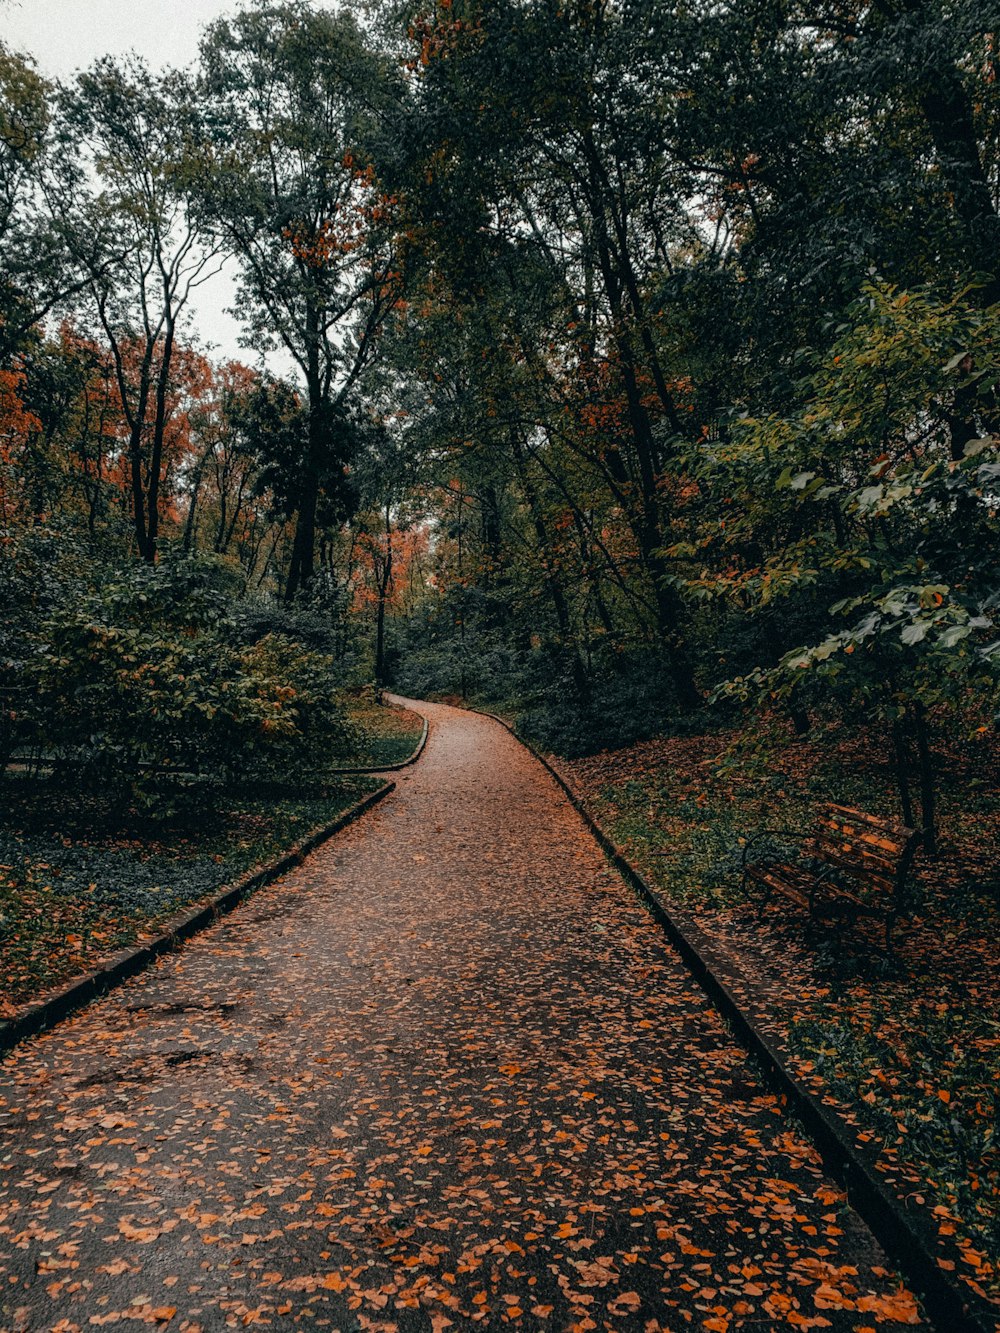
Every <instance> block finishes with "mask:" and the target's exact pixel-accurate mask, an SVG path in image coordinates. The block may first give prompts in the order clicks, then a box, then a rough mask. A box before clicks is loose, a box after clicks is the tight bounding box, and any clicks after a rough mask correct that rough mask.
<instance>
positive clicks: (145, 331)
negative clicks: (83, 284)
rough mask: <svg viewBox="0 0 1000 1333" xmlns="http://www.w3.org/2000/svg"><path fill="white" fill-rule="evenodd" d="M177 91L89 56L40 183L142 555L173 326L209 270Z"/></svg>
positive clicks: (158, 459) (156, 498)
mask: <svg viewBox="0 0 1000 1333" xmlns="http://www.w3.org/2000/svg"><path fill="white" fill-rule="evenodd" d="M188 99H189V89H188V87H187V84H186V83H185V81H184V80H183V78H181V76H179V75H166V76H165V77H164V78H163V79H161V80H158V79H156V78H154V77H153V76H152V75H151V74H150V72H149V71H148V69H147V68H146V67H145V66H144V65H143V64H141V63H140V62H139V61H138V60H134V59H133V60H130V61H127V62H124V63H117V62H115V61H114V60H112V59H110V58H105V59H104V60H101V61H99V62H98V63H97V64H96V65H95V66H94V67H93V68H92V69H91V70H89V71H87V72H85V73H83V74H81V75H79V76H78V78H77V80H76V83H75V85H73V86H72V87H70V88H66V89H64V90H63V92H62V94H61V98H60V117H59V136H60V145H61V150H62V152H61V160H60V164H59V165H58V166H57V167H56V166H54V167H53V170H52V179H51V184H50V187H49V189H50V197H51V201H52V205H53V207H54V208H55V209H57V210H58V211H59V213H60V215H61V216H62V217H63V218H64V220H65V225H64V227H63V236H64V240H65V243H66V245H67V247H68V248H69V250H70V252H71V253H72V254H73V255H74V257H75V260H76V262H77V263H78V264H79V265H80V267H81V268H82V269H83V270H84V271H85V273H86V276H87V289H86V295H87V297H88V301H89V310H90V314H91V317H92V318H93V319H94V320H95V322H96V325H97V327H98V328H99V329H100V331H101V333H102V335H103V337H104V338H105V339H106V341H107V344H108V347H109V348H110V351H111V356H112V361H113V366H114V376H115V383H116V387H117V390H118V396H119V400H120V404H121V410H122V412H123V414H124V417H125V420H126V422H127V426H128V461H129V474H130V493H131V505H132V522H133V527H134V533H135V542H136V548H137V550H138V553H139V555H140V556H141V558H142V559H143V560H145V561H147V562H148V563H152V562H153V561H155V559H156V554H157V541H158V537H159V529H160V518H161V494H160V492H161V485H162V481H163V468H164V463H165V458H164V449H165V440H166V435H167V428H168V416H169V402H170V394H171V389H172V376H173V373H174V369H175V351H176V344H177V332H178V327H179V324H180V322H181V320H182V318H183V316H184V313H185V310H186V308H187V306H188V304H189V302H190V299H191V296H192V293H193V292H194V291H195V290H196V289H197V288H198V287H199V286H200V285H201V284H202V283H203V282H205V281H206V280H207V279H208V278H209V277H210V276H211V275H212V274H213V273H214V272H216V271H217V270H218V256H217V252H216V250H215V249H214V247H213V246H212V244H211V242H210V239H209V233H208V231H207V228H206V226H205V224H204V221H203V219H202V217H201V216H200V214H199V212H198V211H197V208H196V207H195V205H194V204H193V202H192V200H191V198H190V197H189V195H188V194H187V192H186V191H185V190H184V188H183V186H182V180H183V177H184V174H185V167H184V152H185V148H184V142H183V137H182V135H181V133H180V129H181V126H182V124H183V122H184V118H185V114H186V110H187V107H188Z"/></svg>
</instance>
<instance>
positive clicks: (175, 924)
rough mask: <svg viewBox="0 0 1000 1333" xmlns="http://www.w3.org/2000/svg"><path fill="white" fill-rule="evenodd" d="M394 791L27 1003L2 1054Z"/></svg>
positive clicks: (5, 1034)
mask: <svg viewBox="0 0 1000 1333" xmlns="http://www.w3.org/2000/svg"><path fill="white" fill-rule="evenodd" d="M395 789H396V784H395V783H394V782H387V783H385V784H384V786H382V787H379V788H378V789H377V790H376V791H373V792H370V793H369V794H368V795H367V796H364V797H362V798H361V800H360V801H357V802H356V803H355V804H354V805H352V806H351V807H350V808H349V809H347V810H345V811H344V812H343V814H341V815H338V816H337V818H336V819H334V820H331V822H330V823H329V824H323V825H321V827H319V828H317V829H313V831H312V833H310V834H309V835H308V836H307V837H306V838H304V839H303V840H302V842H300V843H296V844H295V846H294V847H292V848H291V850H290V851H288V852H286V853H285V855H284V856H280V857H278V859H277V860H275V861H272V862H270V864H268V865H266V866H259V867H257V868H256V869H254V870H251V871H248V872H247V874H245V875H243V876H242V877H241V878H240V879H238V880H237V881H236V882H235V883H234V884H230V885H228V886H227V887H226V888H223V889H221V890H219V892H218V893H217V894H215V896H214V897H212V898H210V899H209V900H208V901H207V902H203V903H199V904H198V905H197V906H196V907H190V908H186V909H185V910H184V911H183V912H181V913H179V914H178V915H177V916H175V917H173V918H172V919H171V920H170V921H168V922H167V923H166V924H165V925H164V926H163V928H162V930H161V932H160V934H159V935H157V936H156V938H155V939H152V940H149V941H147V942H146V943H145V944H138V945H134V946H132V947H131V948H128V949H123V950H122V951H121V952H120V953H116V954H113V955H112V956H111V957H110V958H107V959H105V961H104V962H103V963H101V964H100V966H99V967H96V968H94V969H93V970H92V971H90V972H84V973H83V974H82V976H78V977H75V978H74V979H73V980H72V981H69V982H67V983H66V984H65V985H63V986H59V987H57V988H56V989H54V990H51V991H48V992H47V993H46V994H45V995H43V996H42V998H41V999H40V1000H36V1001H35V1002H34V1003H32V1004H30V1005H28V1006H27V1007H26V1008H25V1009H24V1011H23V1012H22V1013H20V1014H19V1015H18V1016H17V1018H14V1019H12V1020H11V1021H10V1022H8V1023H3V1024H0V1056H2V1055H4V1054H5V1053H6V1052H8V1051H10V1050H12V1049H13V1048H14V1047H15V1046H16V1045H17V1044H18V1043H19V1042H22V1041H24V1039H25V1038H26V1037H31V1036H34V1035H35V1033H38V1032H41V1031H42V1030H43V1029H45V1028H48V1027H51V1026H52V1025H53V1023H57V1022H59V1020H60V1019H62V1018H65V1017H66V1016H67V1015H68V1014H71V1013H73V1011H74V1010H76V1009H80V1008H82V1007H83V1006H84V1005H85V1004H89V1003H90V1001H91V1000H93V999H96V998H97V997H98V996H100V995H104V994H106V992H107V991H109V990H112V989H113V988H114V987H115V986H118V985H120V984H121V982H123V981H125V980H127V979H128V978H129V977H132V976H135V975H136V973H137V972H141V971H143V969H144V968H147V967H148V966H149V965H150V963H153V962H155V961H156V959H157V958H159V957H160V955H161V954H164V953H166V952H167V951H168V950H170V949H174V948H176V947H177V946H178V945H179V944H181V943H182V942H183V941H184V940H186V939H189V938H190V936H192V935H195V934H197V933H198V931H201V930H204V929H205V928H206V927H207V926H210V925H212V923H213V922H214V921H216V920H217V919H218V918H219V917H220V916H224V915H225V914H226V913H227V912H231V911H232V910H233V908H234V907H237V906H238V905H239V904H240V903H241V902H242V901H243V899H244V898H247V897H249V895H250V894H251V893H253V892H255V891H256V890H257V889H261V888H263V887H264V885H265V884H270V883H272V881H274V880H276V879H278V878H280V876H281V875H284V874H286V873H287V872H288V871H289V870H294V869H295V867H296V866H298V865H301V864H302V862H303V861H304V860H305V859H306V857H307V856H308V855H309V853H310V852H313V851H315V850H316V848H317V847H319V846H320V845H321V844H322V843H324V842H326V841H327V840H328V839H329V838H332V837H333V835H334V834H335V833H339V832H340V831H341V829H344V828H346V827H347V826H348V824H353V822H354V821H355V820H356V819H359V818H360V817H361V816H362V815H363V814H365V813H366V812H367V811H368V810H370V809H371V808H372V806H374V805H377V804H378V803H379V801H382V800H384V799H385V797H386V796H388V795H389V793H390V792H392V791H395Z"/></svg>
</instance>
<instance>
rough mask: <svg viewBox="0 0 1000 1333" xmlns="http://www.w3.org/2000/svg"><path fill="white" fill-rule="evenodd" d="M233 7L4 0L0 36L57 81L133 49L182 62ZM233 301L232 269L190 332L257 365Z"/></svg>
mask: <svg viewBox="0 0 1000 1333" xmlns="http://www.w3.org/2000/svg"><path fill="white" fill-rule="evenodd" d="M236 7H237V5H236V4H234V3H233V0H7V3H3V0H0V41H3V42H5V43H6V45H7V46H9V47H12V48H13V49H14V50H15V51H20V52H22V53H23V54H25V55H29V56H31V57H32V59H33V60H34V62H35V64H36V65H37V67H38V70H39V72H40V73H41V74H44V75H46V76H47V77H48V78H52V79H55V78H63V79H64V78H69V77H70V76H71V75H72V74H73V72H74V70H77V69H82V68H85V67H86V66H87V65H89V64H91V62H92V61H94V60H96V59H97V58H98V56H102V55H122V54H125V53H126V52H128V51H135V52H137V53H138V54H139V55H141V56H143V57H144V58H145V59H146V60H147V61H148V63H149V64H150V65H152V66H153V67H154V68H158V67H161V66H164V65H176V66H183V65H187V64H190V63H191V61H193V60H194V58H195V56H196V55H197V54H198V37H199V33H200V31H201V29H202V28H203V27H204V26H205V25H206V24H207V23H210V22H211V20H212V19H214V18H218V17H219V16H220V15H221V14H227V13H230V12H232V10H233V9H235V8H236ZM233 299H234V292H233V280H232V276H231V274H229V275H227V274H225V273H223V274H221V275H220V276H219V277H218V278H215V279H213V280H212V281H211V282H209V283H206V284H205V286H204V287H202V288H201V289H200V290H199V291H198V292H197V293H196V305H195V306H194V320H193V330H194V332H195V334H196V336H197V339H198V341H199V342H200V343H201V344H203V345H205V346H207V347H211V348H213V349H214V352H213V354H214V355H216V356H219V357H238V358H239V359H241V360H243V361H247V362H250V363H251V364H252V363H253V361H254V359H255V354H254V353H253V352H248V351H246V350H244V349H242V348H241V347H240V346H239V343H238V341H237V340H238V337H239V324H238V323H237V321H236V320H234V319H233V317H232V316H231V315H227V314H226V313H225V307H226V306H227V305H230V304H232V302H233ZM274 368H275V369H276V370H284V369H285V367H284V366H283V365H279V364H276V365H275V367H274Z"/></svg>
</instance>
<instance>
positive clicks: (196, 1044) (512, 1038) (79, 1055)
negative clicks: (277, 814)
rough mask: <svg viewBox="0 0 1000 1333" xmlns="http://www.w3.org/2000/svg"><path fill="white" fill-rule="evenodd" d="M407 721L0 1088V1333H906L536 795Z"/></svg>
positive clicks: (641, 935) (487, 728) (832, 1206)
mask: <svg viewBox="0 0 1000 1333" xmlns="http://www.w3.org/2000/svg"><path fill="white" fill-rule="evenodd" d="M421 710H422V711H425V712H426V714H427V715H428V716H429V718H430V720H431V736H430V740H429V743H428V747H427V750H426V752H425V755H424V757H423V758H422V759H421V760H420V762H419V763H418V764H417V765H416V766H415V767H414V768H412V769H409V770H406V771H404V772H403V773H401V774H399V775H398V779H399V789H398V791H397V792H396V793H395V794H394V795H393V796H392V797H390V798H389V800H388V801H386V802H385V803H383V804H382V805H380V806H379V807H378V808H377V810H376V811H375V812H374V813H372V814H369V815H368V816H366V817H365V818H364V819H363V820H362V821H361V822H360V823H359V824H357V825H355V826H353V827H352V828H350V829H349V830H348V831H347V832H345V833H343V834H341V835H339V836H338V837H337V838H336V839H335V840H334V841H332V842H331V843H328V844H327V845H326V846H325V847H324V848H323V849H321V850H320V851H318V852H316V853H315V854H314V855H313V856H311V857H310V858H309V859H308V861H307V862H306V863H305V865H303V866H302V867H301V868H300V869H298V870H296V871H295V872H293V873H292V874H290V875H288V876H286V878H285V879H283V880H282V881H280V882H278V883H276V884H275V885H272V886H271V887H269V888H268V889H265V890H263V891H262V892H260V893H258V894H257V895H256V896H255V897H253V898H252V899H251V900H250V901H248V902H246V903H245V904H243V905H242V906H241V907H240V908H239V909H237V911H236V912H234V913H233V914H232V915H231V916H228V917H227V918H225V919H224V920H223V921H221V922H220V923H218V924H217V925H216V926H214V927H213V928H212V929H211V930H209V931H206V932H205V933H204V934H202V935H200V936H198V937H197V938H196V939H195V940H193V941H191V942H190V943H189V944H188V945H186V946H185V947H184V949H183V950H181V951H180V952H179V953H177V954H175V955H172V956H170V957H168V958H165V959H163V960H161V961H160V962H159V963H158V964H157V965H156V966H155V967H154V968H152V969H151V970H149V971H148V972H146V973H144V974H143V975H142V976H141V977H138V978H135V979H134V980H132V981H131V982H129V983H127V984H126V985H124V986H122V987H120V988H119V989H118V990H116V991H114V992H113V993H112V994H111V995H109V996H108V997H106V998H104V999H103V1000H101V1001H99V1002H97V1003H94V1004H92V1005H91V1006H90V1007H89V1008H87V1009H86V1010H84V1011H83V1012H81V1013H80V1014H79V1015H77V1016H75V1017H73V1018H71V1019H69V1020H67V1021H66V1022H64V1023H62V1024H60V1025H59V1026H58V1027H57V1028H56V1029H55V1030H53V1031H52V1032H50V1033H48V1034H46V1035H44V1036H43V1037H41V1038H39V1039H36V1040H34V1041H32V1042H30V1043H27V1044H26V1045H24V1046H22V1047H21V1048H20V1049H19V1050H18V1051H17V1052H16V1053H15V1054H14V1055H13V1056H12V1057H10V1058H9V1059H8V1060H7V1061H5V1062H4V1063H3V1064H2V1065H0V1329H2V1330H5V1331H11V1333H13V1331H16V1333H23V1330H56V1329H57V1330H60V1333H64V1331H65V1333H71V1331H72V1330H89V1329H91V1328H99V1327H105V1326H108V1327H119V1328H122V1329H128V1328H137V1327H140V1326H143V1325H146V1326H150V1327H160V1328H168V1329H170V1330H186V1331H187V1333H193V1330H199V1329H200V1330H215V1329H223V1328H232V1327H235V1328H242V1327H249V1326H255V1325H263V1326H268V1327H271V1328H274V1329H279V1330H280V1329H292V1328H296V1329H297V1328H326V1329H336V1330H343V1331H344V1333H347V1331H350V1333H354V1331H355V1330H385V1331H386V1333H389V1331H391V1330H397V1329H398V1330H401V1333H409V1331H410V1330H413V1331H414V1333H416V1331H417V1330H420V1331H423V1330H428V1331H431V1330H435V1331H436V1330H443V1329H447V1328H449V1327H453V1328H457V1329H461V1328H465V1327H473V1326H477V1327H479V1328H482V1329H501V1328H507V1327H514V1328H520V1329H523V1330H535V1329H539V1330H540V1329H553V1330H557V1329H558V1330H580V1331H581V1333H586V1331H587V1330H591V1329H598V1330H612V1331H613V1333H632V1331H633V1330H635V1331H636V1333H662V1331H664V1330H670V1331H671V1333H673V1331H674V1330H682V1329H688V1328H691V1329H706V1330H708V1331H709V1333H730V1330H736V1329H740V1328H747V1329H754V1330H762V1329H764V1330H766V1329H784V1328H788V1329H793V1328H799V1329H808V1328H828V1327H829V1328H834V1329H843V1330H859V1329H873V1328H876V1327H883V1326H885V1327H889V1326H893V1325H896V1326H899V1324H901V1323H911V1322H914V1323H915V1322H918V1320H919V1316H918V1314H917V1313H916V1309H915V1306H914V1304H913V1301H912V1298H911V1297H910V1296H909V1295H908V1294H907V1293H906V1292H905V1291H901V1289H900V1284H899V1282H898V1280H897V1279H896V1278H895V1276H894V1275H893V1274H892V1273H891V1272H890V1271H888V1266H887V1265H886V1263H885V1260H884V1258H883V1257H882V1256H881V1255H880V1253H879V1251H878V1248H877V1246H876V1245H875V1242H874V1240H873V1239H872V1237H871V1236H870V1234H869V1233H868V1232H867V1231H866V1230H865V1228H864V1227H863V1225H862V1224H861V1223H860V1221H859V1220H858V1219H857V1217H856V1216H855V1215H854V1214H853V1213H852V1212H851V1211H850V1210H849V1209H848V1208H847V1207H846V1206H845V1205H844V1203H843V1199H842V1196H841V1195H840V1193H839V1191H838V1190H837V1189H836V1188H835V1187H834V1186H833V1185H832V1184H831V1183H830V1181H829V1180H828V1179H826V1178H825V1176H824V1174H823V1171H822V1169H821V1167H820V1165H819V1164H818V1161H817V1159H816V1157H815V1154H814V1153H813V1152H812V1150H811V1149H810V1147H809V1146H808V1145H807V1144H806V1143H805V1142H804V1141H803V1140H802V1138H801V1137H800V1136H799V1135H798V1133H797V1131H796V1130H795V1129H794V1128H793V1127H792V1126H791V1125H790V1124H789V1123H788V1121H787V1120H786V1119H785V1118H784V1116H783V1115H782V1113H781V1112H780V1110H779V1108H778V1107H777V1106H776V1104H775V1100H774V1098H773V1097H771V1096H770V1095H769V1094H768V1093H767V1092H766V1091H765V1090H764V1089H763V1088H762V1087H761V1086H760V1085H759V1084H758V1082H757V1081H756V1079H755V1077H754V1074H753V1071H752V1069H751V1068H750V1067H749V1066H748V1064H747V1062H746V1060H745V1058H744V1056H743V1054H742V1052H741V1051H740V1049H739V1048H738V1047H737V1046H736V1045H735V1044H734V1043H733V1041H732V1039H731V1038H730V1037H729V1035H728V1034H727V1033H726V1032H725V1030H724V1029H723V1027H722V1025H721V1023H720V1021H719V1019H718V1018H717V1016H716V1015H715V1013H714V1011H713V1010H712V1009H711V1008H710V1006H709V1005H708V1002H707V1000H706V998H705V996H704V995H703V994H702V992H701V991H700V990H699V989H698V988H697V987H696V986H695V984H694V983H693V982H692V981H691V979H690V977H689V976H688V974H687V972H686V971H685V969H684V967H683V966H682V964H681V963H680V961H679V960H678V958H677V957H676V955H675V954H674V953H673V952H672V950H671V949H670V947H669V945H668V944H667V943H666V941H665V940H664V938H663V936H662V935H661V933H660V932H659V930H658V929H657V928H656V926H655V925H654V924H653V922H652V921H651V920H650V918H649V917H648V915H647V914H646V912H645V911H644V910H643V908H642V907H641V906H640V905H639V904H638V903H637V902H636V901H635V899H634V898H633V897H632V895H631V893H630V892H629V890H628V889H627V888H626V887H625V886H624V885H623V884H622V882H621V880H620V879H619V878H618V877H617V875H615V874H614V873H613V872H612V871H611V870H610V869H609V867H608V866H607V864H606V863H605V861H604V859H603V857H602V856H601V854H600V852H599V851H598V849H597V848H596V846H595V844H594V843H593V841H592V839H591V838H590V836H589V834H587V832H586V831H585V830H584V828H583V825H582V824H581V822H580V821H579V819H578V817H577V816H576V814H575V813H574V812H573V810H572V809H571V807H570V806H569V805H568V803H567V802H566V801H565V799H564V798H563V796H562V795H561V793H560V792H559V791H558V789H557V788H556V786H555V784H554V783H553V782H552V781H551V779H550V778H549V777H548V775H547V774H546V773H545V772H544V771H543V770H542V769H541V768H540V767H539V766H538V765H537V764H536V763H535V761H534V760H533V759H532V758H531V757H530V756H529V755H528V754H527V753H526V751H524V750H523V749H522V748H521V747H520V746H518V744H517V743H516V742H515V741H514V740H513V739H512V738H511V737H510V736H508V735H507V733H506V732H504V731H503V730H502V728H500V727H499V726H498V725H497V724H496V723H493V722H491V721H489V720H487V719H484V718H481V717H477V716H474V715H470V714H467V713H463V712H459V711H458V710H455V709H451V708H446V707H443V706H431V705H426V706H424V705H421ZM925 1327H926V1325H925Z"/></svg>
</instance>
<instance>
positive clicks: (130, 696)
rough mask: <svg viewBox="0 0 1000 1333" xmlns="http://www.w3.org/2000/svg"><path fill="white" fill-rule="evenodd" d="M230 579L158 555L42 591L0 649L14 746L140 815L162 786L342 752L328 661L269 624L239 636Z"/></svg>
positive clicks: (272, 774)
mask: <svg viewBox="0 0 1000 1333" xmlns="http://www.w3.org/2000/svg"><path fill="white" fill-rule="evenodd" d="M232 577H233V576H232V573H231V571H230V570H228V568H227V567H226V566H224V565H223V564H221V563H220V562H218V561H212V560H208V559H192V558H187V559H183V558H181V559H172V560H165V561H164V562H162V563H161V564H160V565H158V566H154V567H148V566H141V565H132V566H125V567H120V568H117V569H115V568H112V569H110V570H109V569H106V568H103V569H101V570H100V571H99V577H98V578H97V579H96V581H95V582H94V584H93V586H91V587H78V588H76V589H75V590H74V594H75V595H73V596H70V597H56V598H54V599H53V601H52V603H51V604H50V605H49V606H48V607H47V609H46V614H45V615H44V616H43V617H42V618H41V619H40V620H39V621H38V623H37V624H36V625H35V626H34V628H33V629H31V630H30V631H29V632H28V633H27V634H26V639H25V652H24V655H23V656H22V657H21V658H20V659H14V658H12V657H8V658H7V659H6V665H7V676H8V691H9V693H10V695H11V696H12V697H13V698H14V699H15V701H16V714H17V725H16V734H15V738H16V743H17V745H18V746H19V747H24V748H27V750H28V751H30V752H32V753H33V754H35V755H36V756H37V757H38V758H39V760H40V761H43V762H45V763H47V764H51V765H52V766H53V768H54V772H55V776H56V777H57V779H59V780H61V781H64V782H72V783H73V784H75V785H77V786H81V787H83V788H86V789H91V790H98V789H103V790H114V791H119V792H121V793H122V794H123V795H127V796H128V797H129V798H131V799H134V798H137V797H141V798H142V799H143V800H144V801H145V802H146V803H147V805H148V807H149V809H150V812H151V813H154V814H155V813H157V812H160V813H163V812H164V810H166V811H167V812H169V809H170V808H171V807H170V804H169V801H168V800H167V798H166V797H164V795H163V791H164V785H165V784H167V785H168V786H170V787H171V788H172V789H176V788H177V787H178V785H180V787H182V788H183V787H184V786H185V785H186V786H187V788H188V794H189V796H190V797H192V798H197V799H201V797H203V795H204V787H205V783H208V784H209V785H210V786H225V785H232V784H233V783H234V782H236V781H237V780H238V781H240V782H248V781H250V782H252V781H254V780H260V779H263V778H266V779H268V780H270V781H294V780H295V779H296V778H297V777H299V776H300V775H303V774H304V780H307V781H311V780H313V779H314V777H315V773H316V771H317V770H318V771H322V770H323V769H325V768H327V767H329V766H330V764H331V763H334V762H335V761H336V759H337V758H338V757H340V756H344V755H345V754H347V753H349V752H350V750H351V748H352V746H353V744H354V736H353V733H352V730H351V728H350V726H349V725H348V723H347V721H346V720H345V717H344V714H343V711H342V709H341V706H340V704H339V703H338V702H337V700H336V697H335V686H336V676H335V668H334V664H333V661H332V659H331V658H329V657H328V656H326V655H324V654H322V653H319V652H316V651H313V650H311V649H308V648H306V647H304V646H303V645H302V644H301V643H299V642H297V641H295V640H294V639H292V638H289V637H288V636H287V635H285V634H282V633H275V632H272V633H267V634H265V635H263V636H262V637H259V638H257V639H256V640H254V641H253V642H250V643H248V644H247V643H242V644H241V643H240V642H239V635H238V633H237V630H236V627H235V625H234V623H233V622H232V620H231V619H230V618H229V616H228V613H227V608H228V605H229V600H230V597H231V593H232V589H231V586H229V585H230V584H231V581H232ZM22 589H23V584H22ZM171 799H172V798H171Z"/></svg>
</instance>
